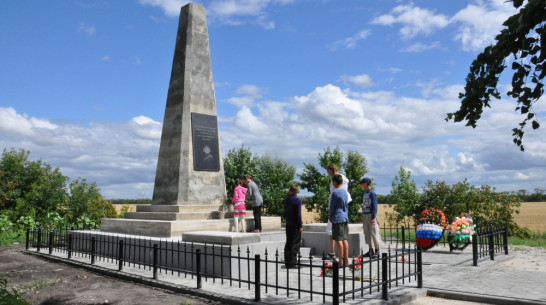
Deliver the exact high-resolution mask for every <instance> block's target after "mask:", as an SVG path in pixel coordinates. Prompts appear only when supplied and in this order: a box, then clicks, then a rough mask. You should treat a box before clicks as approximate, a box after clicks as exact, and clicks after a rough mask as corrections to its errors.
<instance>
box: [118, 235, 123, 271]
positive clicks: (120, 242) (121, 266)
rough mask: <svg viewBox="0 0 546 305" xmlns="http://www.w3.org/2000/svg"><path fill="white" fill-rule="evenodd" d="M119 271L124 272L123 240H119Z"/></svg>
mask: <svg viewBox="0 0 546 305" xmlns="http://www.w3.org/2000/svg"><path fill="white" fill-rule="evenodd" d="M118 264H119V265H118V270H119V271H121V270H123V239H120V240H119V246H118Z"/></svg>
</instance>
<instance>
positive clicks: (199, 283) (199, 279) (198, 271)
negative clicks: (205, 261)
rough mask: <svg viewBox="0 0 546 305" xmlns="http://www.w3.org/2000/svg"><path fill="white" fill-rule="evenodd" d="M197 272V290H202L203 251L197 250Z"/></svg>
mask: <svg viewBox="0 0 546 305" xmlns="http://www.w3.org/2000/svg"><path fill="white" fill-rule="evenodd" d="M195 264H196V265H197V266H196V268H195V272H196V273H197V274H196V276H197V289H201V287H202V286H201V249H197V250H195Z"/></svg>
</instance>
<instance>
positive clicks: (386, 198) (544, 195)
mask: <svg viewBox="0 0 546 305" xmlns="http://www.w3.org/2000/svg"><path fill="white" fill-rule="evenodd" d="M500 193H503V194H509V195H514V196H516V197H517V198H518V199H519V200H521V201H522V202H542V201H544V202H546V189H535V190H534V193H529V192H528V191H527V190H519V191H517V192H514V191H512V192H500ZM391 196H392V195H390V194H389V195H380V194H377V203H379V204H388V203H389V202H392V200H391ZM300 197H302V199H303V200H304V201H305V200H309V198H308V197H307V196H300ZM110 203H112V204H152V199H151V198H141V199H110Z"/></svg>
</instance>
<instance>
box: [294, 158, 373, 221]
mask: <svg viewBox="0 0 546 305" xmlns="http://www.w3.org/2000/svg"><path fill="white" fill-rule="evenodd" d="M344 160H345V161H344ZM318 161H319V164H320V166H321V167H322V168H323V170H324V171H320V170H319V169H317V168H316V167H315V166H314V165H312V164H310V163H305V162H304V163H303V165H304V169H303V172H302V174H301V175H300V180H301V182H300V185H301V187H302V188H304V189H306V190H308V191H309V192H311V193H313V195H312V196H311V197H310V199H309V200H308V201H307V202H306V204H305V208H306V209H307V210H308V211H315V212H316V213H317V214H318V217H317V219H316V220H317V221H320V222H326V221H327V220H328V197H329V195H330V181H331V179H330V177H329V176H328V174H327V173H326V172H325V171H326V167H327V166H328V164H330V163H333V164H336V165H337V166H338V168H339V169H340V172H341V173H344V174H345V176H346V177H347V179H349V187H348V189H349V193H350V194H351V197H352V199H353V201H352V203H351V204H349V222H360V221H361V212H360V211H359V209H360V202H362V189H361V188H360V186H359V184H358V182H360V179H361V178H362V176H364V175H365V174H366V173H367V172H368V166H367V161H366V158H365V157H364V156H363V155H361V154H360V153H358V152H356V151H351V150H348V151H347V153H346V155H345V156H344V155H343V153H342V152H341V150H340V148H339V147H336V148H335V149H333V150H332V149H331V148H330V147H328V148H326V149H325V150H324V153H319V155H318Z"/></svg>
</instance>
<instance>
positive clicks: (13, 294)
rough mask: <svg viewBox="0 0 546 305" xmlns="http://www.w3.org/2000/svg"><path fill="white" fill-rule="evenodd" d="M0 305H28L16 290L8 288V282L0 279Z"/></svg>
mask: <svg viewBox="0 0 546 305" xmlns="http://www.w3.org/2000/svg"><path fill="white" fill-rule="evenodd" d="M0 304H9V305H28V304H29V303H27V302H26V301H25V300H24V299H23V298H22V294H21V293H20V292H19V291H17V289H15V288H13V287H10V288H8V280H7V279H5V278H3V277H0Z"/></svg>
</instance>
